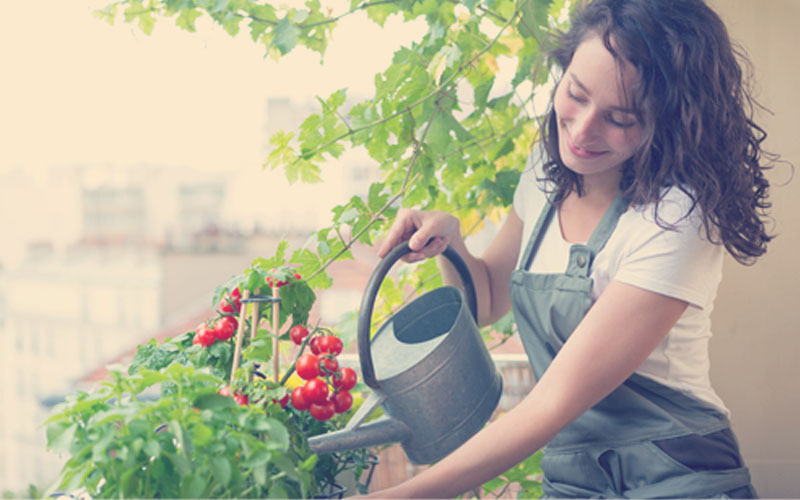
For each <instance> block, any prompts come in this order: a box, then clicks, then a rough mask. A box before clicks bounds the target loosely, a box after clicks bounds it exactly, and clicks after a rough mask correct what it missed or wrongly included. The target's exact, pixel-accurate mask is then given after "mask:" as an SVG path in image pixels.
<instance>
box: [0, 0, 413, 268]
mask: <svg viewBox="0 0 800 500" xmlns="http://www.w3.org/2000/svg"><path fill="white" fill-rule="evenodd" d="M107 4H108V1H107V0H37V1H36V2H32V1H31V2H29V1H7V2H4V4H3V14H2V16H0V72H2V78H0V179H3V180H2V182H3V183H4V186H0V193H2V195H0V198H2V199H0V227H2V228H3V237H2V238H0V266H2V265H3V264H5V265H6V266H8V264H10V263H13V262H14V261H16V260H18V259H19V258H21V256H22V255H23V254H24V251H25V248H26V245H27V243H28V242H29V241H31V240H45V241H50V242H52V243H54V244H55V245H56V246H57V247H62V246H64V245H68V244H70V242H72V241H74V239H75V238H76V237H77V234H78V232H79V230H80V219H79V213H78V210H79V198H78V197H77V193H75V192H74V188H70V187H67V186H64V185H62V184H63V183H61V182H60V181H59V180H58V179H57V177H58V176H57V175H54V174H53V172H54V171H53V167H56V168H57V171H61V170H60V168H61V167H64V168H66V169H69V168H72V167H75V166H89V167H94V168H101V169H103V170H105V167H106V166H108V167H112V166H116V167H137V166H139V165H155V166H160V167H189V168H193V169H200V170H205V171H216V172H225V173H228V172H232V171H236V172H239V173H244V175H245V176H246V178H245V177H241V176H240V177H238V179H239V181H238V182H237V183H236V184H235V186H234V188H235V190H236V191H237V193H236V196H231V197H229V204H233V205H232V206H227V207H225V209H226V211H228V212H229V213H231V214H233V215H232V216H233V217H237V218H238V217H242V218H248V219H253V218H256V219H258V218H260V217H261V215H262V214H263V213H264V212H266V211H271V212H272V213H276V212H278V211H280V212H284V211H286V210H288V208H287V207H289V208H291V207H292V205H291V204H292V203H296V202H297V199H306V200H317V202H316V203H317V205H316V206H315V209H316V210H317V211H320V212H321V211H323V210H324V213H325V214H327V213H328V211H329V210H330V208H332V207H333V206H334V205H335V204H337V203H341V202H344V201H345V200H338V199H332V196H330V195H328V194H324V193H322V192H321V190H324V189H325V188H326V186H325V185H324V184H322V185H316V186H304V185H300V184H295V185H294V186H292V187H291V189H287V185H286V182H285V180H284V179H283V173H282V172H280V171H275V172H264V171H262V170H261V164H262V162H263V160H264V157H265V155H266V151H267V145H266V141H267V139H268V136H267V133H266V132H265V131H264V128H265V125H266V121H267V117H266V101H267V99H268V98H269V97H286V96H288V97H291V98H293V99H295V100H297V101H300V102H303V101H313V100H314V98H315V96H321V97H327V96H328V95H330V93H332V92H333V91H335V90H337V89H339V88H343V87H347V88H349V89H350V95H354V96H357V95H360V96H362V98H363V97H369V96H371V95H372V94H373V92H374V75H375V74H376V73H378V72H380V71H382V70H383V69H385V68H386V67H388V65H389V64H390V62H391V58H392V55H393V53H394V51H395V50H397V49H398V48H399V47H400V46H401V45H403V44H407V43H408V42H409V41H411V40H414V39H418V38H419V37H421V36H422V34H423V33H424V25H423V24H422V21H418V22H416V23H414V24H403V23H402V22H401V19H400V18H399V17H398V16H393V17H392V18H390V19H389V20H388V21H387V23H386V26H385V28H383V29H381V28H380V27H378V26H377V25H376V24H374V23H372V22H370V21H368V20H366V16H365V15H363V14H357V15H353V16H349V17H346V18H345V19H343V20H342V21H340V24H339V26H338V28H337V29H336V30H335V31H334V34H333V39H332V41H331V42H330V45H329V48H328V51H327V53H326V55H325V65H324V66H322V65H321V64H320V56H319V54H316V53H313V52H311V51H309V50H307V49H305V48H303V47H298V48H297V49H295V50H294V51H292V52H291V53H290V54H288V55H287V56H286V57H284V58H282V59H280V60H279V61H275V60H273V59H272V58H265V49H264V47H263V46H261V45H259V44H256V43H255V42H253V41H252V39H251V38H250V35H249V32H248V30H247V25H246V23H245V22H243V23H242V30H241V31H240V33H239V35H238V36H237V37H231V36H230V35H228V34H227V33H226V32H225V31H224V30H223V29H222V27H221V26H219V25H217V24H216V23H214V22H213V21H212V20H211V19H210V18H209V17H208V16H205V15H204V16H203V17H201V18H199V19H198V20H197V23H196V27H197V31H196V32H195V33H190V32H187V31H184V30H181V29H180V28H178V27H177V26H175V22H174V18H169V19H165V18H159V19H158V22H157V23H156V26H155V30H154V31H153V33H152V34H151V35H149V36H148V35H145V34H144V33H143V32H142V31H141V30H140V29H139V28H138V26H135V25H132V24H129V23H125V22H123V21H122V18H121V15H120V16H119V17H118V21H117V22H116V23H115V24H114V25H113V26H112V25H109V24H107V23H106V22H104V21H102V20H100V19H98V18H97V17H95V16H94V15H93V10H95V9H97V8H101V7H104V6H105V5H107ZM339 4H340V5H341V6H342V8H345V7H346V5H348V4H349V2H346V1H341V2H339V3H338V4H337V3H336V2H331V5H339ZM335 9H336V8H335ZM334 11H335V12H339V11H338V10H334ZM4 175H5V178H4V177H3V176H4ZM20 175H22V176H24V177H25V179H22V178H20V177H19V176H20ZM31 179H33V181H31ZM329 191H330V189H329ZM267 192H271V193H272V194H271V195H270V196H265V193H267ZM270 203H271V204H272V206H270V205H268V204H270ZM323 203H324V206H323ZM295 206H296V205H295Z"/></svg>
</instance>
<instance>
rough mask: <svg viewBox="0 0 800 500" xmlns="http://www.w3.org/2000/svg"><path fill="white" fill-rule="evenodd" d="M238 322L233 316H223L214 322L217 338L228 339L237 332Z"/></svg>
mask: <svg viewBox="0 0 800 500" xmlns="http://www.w3.org/2000/svg"><path fill="white" fill-rule="evenodd" d="M237 323H238V322H237V321H236V319H235V318H234V317H233V316H223V317H221V318H220V319H218V320H217V322H216V323H214V330H213V331H214V337H215V338H216V339H217V340H228V339H229V338H231V337H233V334H234V333H235V332H236V327H237V326H238V324H237Z"/></svg>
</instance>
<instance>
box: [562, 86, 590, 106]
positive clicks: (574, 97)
mask: <svg viewBox="0 0 800 500" xmlns="http://www.w3.org/2000/svg"><path fill="white" fill-rule="evenodd" d="M567 96H568V97H569V98H570V99H572V100H573V101H575V102H579V103H581V104H583V103H585V102H586V99H584V98H583V97H578V96H577V95H575V94H573V93H572V91H571V90H570V89H567Z"/></svg>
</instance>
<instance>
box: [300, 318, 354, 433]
mask: <svg viewBox="0 0 800 500" xmlns="http://www.w3.org/2000/svg"><path fill="white" fill-rule="evenodd" d="M289 336H290V337H291V339H292V341H293V342H294V343H295V344H298V345H301V344H302V343H303V341H304V340H305V338H306V337H307V336H308V329H307V328H306V327H304V326H302V325H295V326H293V327H292V329H291V330H290V331H289ZM308 347H309V348H310V349H311V352H310V353H305V354H302V355H301V356H300V357H299V358H297V361H296V362H295V371H296V372H297V375H298V376H300V378H302V379H303V380H305V381H306V382H305V384H303V385H301V386H298V387H296V388H295V389H294V390H293V391H292V394H291V401H292V406H293V407H294V409H295V410H299V411H303V410H308V413H310V414H311V416H312V417H314V418H315V419H317V420H328V419H329V418H331V417H333V415H334V414H336V413H344V412H346V411H347V410H349V409H350V408H351V407H352V406H353V396H352V394H350V389H352V388H353V387H355V385H356V382H357V381H358V376H357V375H356V372H355V370H353V369H352V368H350V367H347V366H345V367H342V368H340V367H339V361H337V359H336V356H338V355H339V354H340V353H341V352H342V347H343V346H342V341H341V339H340V338H339V337H336V336H335V335H317V336H314V337H312V338H311V339H310V340H309V342H308ZM330 387H333V392H331V390H330Z"/></svg>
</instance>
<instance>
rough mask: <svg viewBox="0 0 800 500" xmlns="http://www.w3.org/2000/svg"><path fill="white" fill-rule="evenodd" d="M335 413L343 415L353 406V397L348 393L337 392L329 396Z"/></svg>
mask: <svg viewBox="0 0 800 500" xmlns="http://www.w3.org/2000/svg"><path fill="white" fill-rule="evenodd" d="M331 401H333V406H334V409H335V410H336V413H344V412H346V411H347V410H349V409H350V408H351V407H352V406H353V395H352V394H350V391H337V392H334V393H333V394H331Z"/></svg>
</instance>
